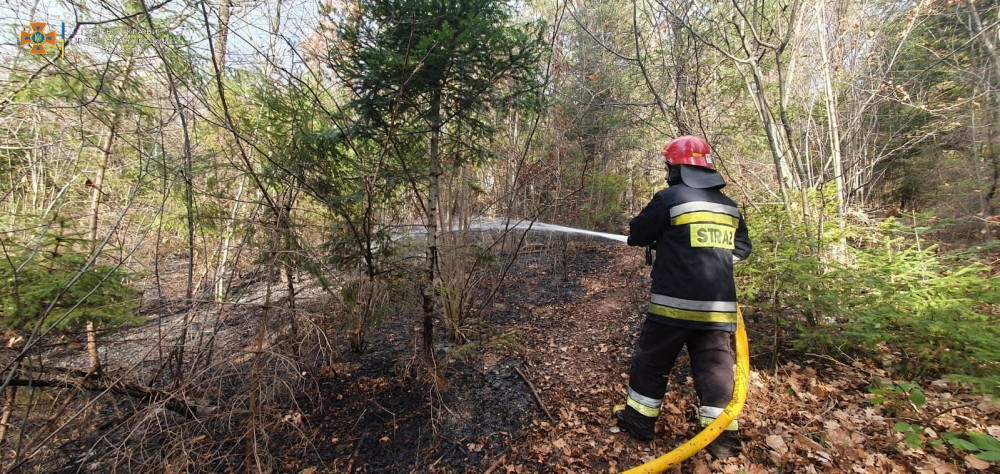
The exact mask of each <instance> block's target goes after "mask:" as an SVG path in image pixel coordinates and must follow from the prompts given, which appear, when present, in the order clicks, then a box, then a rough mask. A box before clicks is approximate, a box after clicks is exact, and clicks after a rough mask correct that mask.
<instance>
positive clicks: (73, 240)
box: [0, 221, 140, 330]
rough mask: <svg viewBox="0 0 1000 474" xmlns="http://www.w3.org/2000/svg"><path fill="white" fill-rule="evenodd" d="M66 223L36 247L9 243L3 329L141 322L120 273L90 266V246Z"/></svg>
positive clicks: (1, 282)
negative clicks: (87, 323) (88, 250)
mask: <svg viewBox="0 0 1000 474" xmlns="http://www.w3.org/2000/svg"><path fill="white" fill-rule="evenodd" d="M67 224H68V223H66V222H63V221H60V223H59V225H58V229H57V230H55V231H50V232H47V233H46V234H44V235H43V236H42V238H41V243H40V245H38V246H37V247H29V246H24V245H20V244H17V243H13V242H7V245H6V246H5V249H4V250H5V256H4V258H3V259H2V262H0V325H2V326H5V327H8V328H11V329H15V330H34V329H35V327H36V326H37V325H38V324H39V323H40V324H41V329H42V330H48V329H50V328H52V327H56V328H58V329H69V330H73V329H78V328H81V327H83V325H84V324H85V323H86V322H87V321H91V322H93V323H94V324H95V325H96V326H117V325H123V324H129V323H135V322H138V321H139V320H140V319H139V318H138V317H136V316H135V315H134V310H135V308H136V307H137V306H138V304H137V303H136V298H135V294H134V291H133V290H132V289H131V288H130V287H128V286H127V285H126V284H125V281H126V277H127V274H126V273H125V272H124V271H122V270H121V268H120V267H114V266H110V265H99V264H92V265H89V266H87V261H88V259H89V257H90V254H89V253H86V252H84V251H82V250H80V249H81V248H83V247H88V245H86V244H87V242H88V241H85V240H83V239H80V238H79V237H77V236H76V235H74V234H71V233H68V232H67V231H66V228H67Z"/></svg>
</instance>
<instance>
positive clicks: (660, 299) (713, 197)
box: [628, 183, 752, 332]
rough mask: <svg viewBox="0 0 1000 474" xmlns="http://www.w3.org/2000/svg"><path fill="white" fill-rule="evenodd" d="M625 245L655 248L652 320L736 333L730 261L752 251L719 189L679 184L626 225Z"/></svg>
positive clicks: (729, 202) (730, 202) (741, 223)
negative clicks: (627, 235)
mask: <svg viewBox="0 0 1000 474" xmlns="http://www.w3.org/2000/svg"><path fill="white" fill-rule="evenodd" d="M628 244H629V245H636V246H646V245H653V246H654V247H655V248H656V259H655V260H654V262H653V270H652V274H651V276H652V279H653V285H652V296H651V298H650V304H649V310H648V312H649V315H650V316H649V318H650V319H651V320H654V321H657V322H661V323H665V324H670V325H674V326H681V327H688V328H692V329H721V330H727V331H730V332H731V331H734V330H735V329H736V285H735V283H734V281H733V261H734V258H733V257H734V256H735V257H736V258H737V259H745V258H746V257H747V256H749V255H750V251H751V249H752V246H751V243H750V237H749V235H748V233H747V226H746V222H745V221H744V220H743V216H742V214H741V213H740V211H739V209H738V208H737V207H736V203H735V202H733V200H732V199H730V198H729V197H728V196H726V195H725V194H723V193H722V191H721V190H720V188H710V189H698V188H691V187H688V186H686V185H684V184H683V183H677V184H673V185H671V186H670V187H669V188H667V189H664V190H662V191H660V192H658V193H656V195H655V196H653V199H652V200H651V201H650V202H649V204H647V205H646V207H645V208H644V209H643V210H642V211H641V212H640V213H639V215H637V216H636V217H635V218H633V219H632V220H631V221H630V222H629V238H628Z"/></svg>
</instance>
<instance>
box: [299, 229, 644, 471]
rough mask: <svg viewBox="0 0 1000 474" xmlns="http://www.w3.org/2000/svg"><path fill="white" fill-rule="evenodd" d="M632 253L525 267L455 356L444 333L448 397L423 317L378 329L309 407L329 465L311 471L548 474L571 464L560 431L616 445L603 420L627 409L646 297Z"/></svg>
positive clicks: (582, 255)
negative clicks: (623, 401)
mask: <svg viewBox="0 0 1000 474" xmlns="http://www.w3.org/2000/svg"><path fill="white" fill-rule="evenodd" d="M628 250H629V249H626V248H625V247H623V246H620V245H616V244H602V243H594V242H589V243H569V244H568V246H567V247H566V248H565V249H557V250H555V251H546V252H536V253H531V254H526V255H522V256H521V257H519V259H518V261H517V262H516V263H515V265H514V266H513V267H512V268H511V270H510V272H509V274H508V278H507V279H506V280H505V282H504V284H503V286H502V287H501V289H500V291H498V292H497V296H496V300H495V303H494V305H493V307H492V308H491V310H490V311H488V312H485V313H484V314H482V315H480V317H478V318H476V319H474V320H473V321H470V322H469V326H470V328H469V331H468V334H469V335H471V336H470V337H471V338H472V339H474V340H472V341H471V342H470V343H469V344H466V345H464V346H454V345H450V344H448V343H445V342H441V341H445V340H446V338H445V335H444V334H443V332H441V333H439V334H436V338H437V339H436V340H437V341H439V346H440V347H439V348H438V352H437V359H438V361H439V367H440V373H441V380H440V382H439V383H438V384H437V386H438V387H440V388H438V389H435V388H433V387H434V384H432V383H430V380H429V377H428V376H427V375H426V371H424V369H423V368H422V366H421V364H422V362H421V361H420V358H419V356H418V350H417V348H419V340H420V339H421V337H422V335H421V334H420V333H419V330H418V329H417V326H418V321H419V317H420V316H419V315H417V314H413V315H410V316H408V318H409V319H406V318H400V319H404V320H405V321H404V322H397V323H395V324H384V325H382V326H380V327H379V328H378V329H377V330H376V332H375V333H374V334H373V335H372V336H371V341H370V343H369V345H368V347H369V349H368V350H367V351H365V352H364V353H362V354H349V353H345V354H344V355H343V356H344V358H345V360H346V361H347V362H346V363H345V364H343V366H342V367H343V368H342V369H341V370H336V371H331V373H329V374H328V376H327V377H325V378H323V379H322V380H321V381H320V384H321V388H322V393H323V398H322V401H320V402H314V403H310V402H304V406H303V409H304V410H305V411H306V412H312V414H311V415H310V416H309V425H310V426H311V428H313V430H314V432H315V433H316V436H317V437H318V438H319V439H315V440H314V441H313V444H314V446H316V450H317V454H316V455H317V458H318V459H315V460H302V461H303V462H302V463H301V464H300V465H301V466H302V467H307V466H310V465H311V466H315V467H317V468H318V472H487V471H491V470H492V471H497V472H506V471H508V470H514V471H517V470H528V471H539V470H541V471H548V470H550V469H551V468H552V466H560V465H562V464H564V461H563V457H564V454H565V453H564V450H561V449H558V448H556V449H553V448H552V447H551V446H552V444H551V443H553V441H555V440H554V439H551V438H552V434H553V432H554V430H558V429H560V428H562V429H566V430H567V431H569V430H571V429H575V430H576V434H575V436H578V437H580V438H581V439H584V438H589V437H590V433H589V430H590V429H593V430H595V431H596V432H599V433H601V435H602V436H603V437H605V438H606V437H608V436H613V434H611V433H609V432H608V428H609V426H610V425H608V426H605V425H607V420H606V416H605V413H604V412H605V411H607V409H610V404H611V403H612V402H613V401H616V400H617V398H620V397H619V394H620V392H621V387H623V380H622V378H621V373H622V372H623V371H625V370H627V359H628V354H630V351H631V347H630V346H631V344H632V342H633V341H634V332H635V328H636V327H637V321H638V308H639V306H640V303H641V299H642V295H644V294H645V288H644V287H643V285H644V282H643V281H642V280H643V276H642V275H644V273H645V269H643V268H642V267H641V264H640V262H639V260H638V258H637V257H638V256H635V257H636V258H629V259H627V260H628V264H626V265H624V266H623V265H622V263H621V261H622V260H623V259H622V258H621V254H622V253H625V252H628ZM567 364H568V365H567ZM581 368H583V369H584V370H581ZM334 372H336V373H334ZM529 383H530V384H531V387H533V388H534V390H535V393H537V397H536V395H535V393H532V388H531V387H529ZM587 400H592V401H587ZM588 403H592V404H593V405H594V406H593V408H587V407H586V406H585V405H587V404H588ZM578 405H579V406H578ZM581 410H582V411H581ZM546 412H548V413H546ZM550 415H551V418H550ZM580 415H585V417H586V418H587V419H588V422H587V423H583V422H581V420H580V418H581V416H580ZM563 444H564V442H558V443H555V445H556V446H562V445H563ZM533 447H538V448H540V449H539V450H533V449H532V448H533ZM574 449H575V448H574ZM604 452H605V451H604V450H601V451H600V454H601V455H603V453H604ZM595 453H596V451H595ZM600 464H601V465H602V467H604V466H608V463H607V462H606V461H602V462H601V463H600ZM568 465H572V464H568Z"/></svg>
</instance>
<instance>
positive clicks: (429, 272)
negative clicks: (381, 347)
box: [423, 95, 441, 366]
mask: <svg viewBox="0 0 1000 474" xmlns="http://www.w3.org/2000/svg"><path fill="white" fill-rule="evenodd" d="M431 110H432V111H433V112H432V117H433V118H432V119H431V124H430V126H431V136H430V144H429V145H428V155H429V158H430V171H429V172H428V176H427V177H428V183H427V184H428V188H427V262H426V269H425V271H426V275H425V278H424V288H423V314H424V321H423V330H424V359H425V360H426V361H427V363H428V364H430V365H431V366H433V361H434V303H435V294H436V290H437V259H438V242H437V240H438V226H437V219H438V216H437V211H438V209H437V208H438V193H439V185H440V180H441V163H440V156H439V155H438V153H439V150H438V147H439V145H440V140H441V118H440V110H441V97H440V95H435V96H434V98H433V99H432V102H431Z"/></svg>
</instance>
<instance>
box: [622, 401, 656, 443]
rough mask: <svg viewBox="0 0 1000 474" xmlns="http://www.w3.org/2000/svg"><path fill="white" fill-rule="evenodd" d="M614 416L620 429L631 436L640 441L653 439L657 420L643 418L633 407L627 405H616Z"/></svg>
mask: <svg viewBox="0 0 1000 474" xmlns="http://www.w3.org/2000/svg"><path fill="white" fill-rule="evenodd" d="M614 415H615V421H616V422H617V423H618V427H619V428H621V429H622V430H624V431H625V432H626V433H628V434H629V436H631V437H633V438H635V439H637V440H639V441H649V440H651V439H653V434H654V431H655V428H654V427H655V426H656V418H650V417H648V416H643V415H641V414H640V413H639V412H637V411H635V409H633V408H632V407H628V406H625V405H615V408H614Z"/></svg>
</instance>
